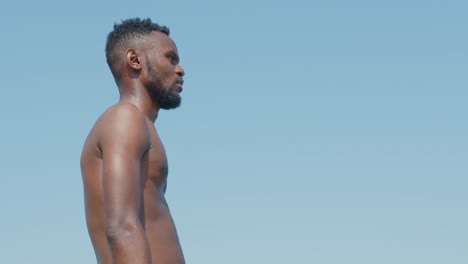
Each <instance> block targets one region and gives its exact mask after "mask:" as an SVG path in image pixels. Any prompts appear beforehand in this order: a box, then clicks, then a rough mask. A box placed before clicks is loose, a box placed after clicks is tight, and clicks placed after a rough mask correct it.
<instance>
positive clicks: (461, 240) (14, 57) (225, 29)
mask: <svg viewBox="0 0 468 264" xmlns="http://www.w3.org/2000/svg"><path fill="white" fill-rule="evenodd" d="M467 8H468V4H467V3H466V2H465V1H401V0H396V1H391V2H390V1H386V2H384V1H364V0H358V1H299V0H291V1H245V0H239V1H229V2H225V1H203V0H201V1H179V2H173V1H139V2H135V3H133V4H130V3H128V2H125V1H106V2H95V1H93V2H92V1H88V0H85V1H75V2H72V3H66V2H65V1H50V0H45V1H36V2H33V3H28V2H23V1H17V2H12V1H10V2H7V3H4V4H2V8H1V10H0V31H1V32H2V41H1V42H0V48H1V50H2V51H3V53H2V57H3V63H1V64H0V72H1V76H2V96H1V97H0V110H1V111H0V118H1V120H2V136H1V137H0V146H1V150H0V158H1V160H2V161H3V162H2V166H1V172H2V175H3V179H2V184H0V199H1V200H2V201H3V207H2V209H3V210H2V211H3V213H2V217H1V218H0V224H1V225H0V226H1V236H0V248H2V250H1V251H2V253H1V256H2V262H4V263H19V264H22V263H25V264H29V263H69V264H78V263H94V262H95V260H94V253H93V250H92V247H91V243H90V241H89V238H88V234H87V231H86V226H85V221H84V208H83V194H82V183H81V176H80V170H79V156H80V152H81V147H82V143H83V141H84V139H85V137H86V135H87V133H88V131H89V129H90V128H91V126H92V125H93V123H94V121H95V120H96V119H97V117H98V116H99V115H100V114H101V113H102V111H104V110H105V109H106V108H107V107H109V106H110V105H111V104H113V103H114V102H115V101H116V100H117V98H118V93H117V88H116V86H115V84H114V81H113V79H112V76H111V74H110V71H109V70H108V67H107V65H106V62H105V57H104V44H105V38H106V35H107V34H108V32H109V31H110V30H111V29H112V25H113V23H114V22H118V21H120V20H121V19H125V18H129V17H136V16H138V17H151V18H152V19H153V20H154V21H157V22H159V23H161V24H165V25H167V26H169V27H170V28H171V31H172V33H171V36H172V37H173V39H174V40H175V41H176V43H177V45H178V48H179V53H180V56H181V65H182V66H183V67H184V68H185V71H186V78H185V79H186V82H185V85H184V92H183V94H182V95H183V102H182V107H181V108H179V109H177V110H171V111H164V112H161V113H160V116H159V118H158V120H157V121H156V124H155V125H156V127H157V129H158V131H159V132H160V135H161V137H162V139H163V142H164V144H165V147H166V150H167V154H168V156H169V164H170V175H169V186H168V193H167V198H168V201H169V203H170V206H171V210H172V213H173V216H174V218H175V221H176V224H177V227H178V230H179V235H180V239H181V242H182V246H183V249H184V253H185V255H186V259H187V262H188V263H205V264H210V263H224V264H231V263H255V264H257V263H269V264H276V263H321V264H341V263H347V264H371V263H372V264H374V263H379V264H387V263H388V264H394V263H402V264H406V263H408V264H409V263H411V264H413V263H426V264H436V263H451V264H457V263H467V262H468V250H467V248H468V227H467V223H468V210H467V209H468V208H467V205H466V204H467V200H468V192H467V188H468V179H467V176H468V163H467V158H468V140H467V134H468V125H467V122H466V117H467V112H468V106H467V103H466V102H467V99H468V91H467V88H468V78H467V76H468V75H467V71H468V63H467V62H468V56H467V55H468V54H467V47H468V30H467V27H466V25H467V24H468V18H467V16H466V10H467Z"/></svg>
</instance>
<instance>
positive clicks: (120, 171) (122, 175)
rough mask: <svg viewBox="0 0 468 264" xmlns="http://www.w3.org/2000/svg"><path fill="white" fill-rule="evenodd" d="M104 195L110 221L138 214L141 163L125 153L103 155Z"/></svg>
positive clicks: (106, 211)
mask: <svg viewBox="0 0 468 264" xmlns="http://www.w3.org/2000/svg"><path fill="white" fill-rule="evenodd" d="M102 173H103V182H102V186H103V194H104V207H105V213H106V216H107V218H108V219H109V220H112V219H114V220H116V218H124V217H132V216H135V215H137V214H138V207H139V203H140V201H139V197H140V192H141V190H140V178H141V177H140V161H139V160H138V159H136V158H135V157H130V156H129V155H127V154H124V153H112V152H111V153H108V154H104V155H103V172H102Z"/></svg>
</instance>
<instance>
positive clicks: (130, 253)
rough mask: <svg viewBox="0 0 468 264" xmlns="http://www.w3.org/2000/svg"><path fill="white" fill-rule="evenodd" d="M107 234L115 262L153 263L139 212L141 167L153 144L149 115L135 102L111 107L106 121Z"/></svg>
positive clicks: (103, 136) (103, 147)
mask: <svg viewBox="0 0 468 264" xmlns="http://www.w3.org/2000/svg"><path fill="white" fill-rule="evenodd" d="M102 125H103V126H102V133H101V135H100V143H101V144H100V148H101V151H102V154H103V193H104V207H105V215H106V218H105V224H106V235H107V239H108V243H109V247H110V250H111V254H112V258H113V263H115V264H127V263H128V264H149V263H151V255H150V251H149V246H148V242H147V239H146V236H145V232H144V229H143V227H142V225H141V222H140V219H139V217H138V215H139V207H140V202H141V201H140V199H141V198H140V197H141V192H142V190H141V187H140V186H141V182H140V180H141V175H140V167H141V160H142V158H143V155H144V153H145V152H146V151H147V149H148V147H149V141H148V129H147V126H146V123H145V118H144V116H143V114H142V113H141V112H139V110H138V109H136V108H135V107H134V106H131V105H121V106H117V107H116V108H115V109H112V110H110V112H109V113H108V116H107V118H106V119H104V120H103V123H102Z"/></svg>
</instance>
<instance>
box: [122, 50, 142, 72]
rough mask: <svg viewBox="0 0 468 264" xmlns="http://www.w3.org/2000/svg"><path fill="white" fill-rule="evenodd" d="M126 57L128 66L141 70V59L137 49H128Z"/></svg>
mask: <svg viewBox="0 0 468 264" xmlns="http://www.w3.org/2000/svg"><path fill="white" fill-rule="evenodd" d="M125 59H126V60H127V64H128V66H130V67H131V68H132V69H134V70H136V71H139V70H141V59H140V55H139V54H138V53H137V52H136V50H134V49H128V50H127V53H126V57H125Z"/></svg>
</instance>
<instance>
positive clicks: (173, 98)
mask: <svg viewBox="0 0 468 264" xmlns="http://www.w3.org/2000/svg"><path fill="white" fill-rule="evenodd" d="M147 68H148V73H149V76H151V80H149V82H148V84H147V88H146V89H147V90H148V93H149V95H150V96H151V99H152V100H153V102H155V103H157V104H158V105H159V107H160V108H162V109H165V110H168V109H174V108H177V107H179V106H180V103H181V101H182V98H180V95H179V94H178V91H177V87H176V84H175V83H174V84H173V85H172V86H170V87H169V88H167V89H165V88H164V85H163V84H162V82H161V78H159V76H158V75H159V74H158V73H157V72H155V71H153V69H152V67H151V66H150V65H149V64H147Z"/></svg>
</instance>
